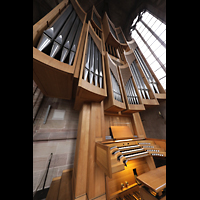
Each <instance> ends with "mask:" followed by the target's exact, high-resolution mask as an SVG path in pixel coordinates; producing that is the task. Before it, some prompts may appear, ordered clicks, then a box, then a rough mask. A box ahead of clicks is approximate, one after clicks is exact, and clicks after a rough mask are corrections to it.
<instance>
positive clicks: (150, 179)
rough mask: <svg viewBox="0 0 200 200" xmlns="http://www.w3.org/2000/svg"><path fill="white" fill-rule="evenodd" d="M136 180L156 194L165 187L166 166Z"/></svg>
mask: <svg viewBox="0 0 200 200" xmlns="http://www.w3.org/2000/svg"><path fill="white" fill-rule="evenodd" d="M137 179H138V180H139V181H141V182H142V183H144V184H145V185H146V186H147V187H150V188H151V189H152V190H154V191H155V192H156V193H158V192H159V191H161V190H163V189H164V188H165V187H166V165H164V166H162V167H158V168H156V169H154V170H151V171H149V172H147V173H144V174H142V175H140V176H138V177H137Z"/></svg>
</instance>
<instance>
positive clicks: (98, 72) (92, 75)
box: [83, 33, 103, 88]
mask: <svg viewBox="0 0 200 200" xmlns="http://www.w3.org/2000/svg"><path fill="white" fill-rule="evenodd" d="M85 56H86V64H85V69H84V76H83V79H84V80H85V81H88V79H87V77H88V74H89V81H88V82H89V83H90V84H93V83H94V85H95V86H97V87H100V88H103V71H102V55H101V52H100V51H99V49H98V47H97V46H96V44H95V42H94V40H93V39H92V37H91V35H90V34H89V33H88V44H87V53H86V55H85Z"/></svg>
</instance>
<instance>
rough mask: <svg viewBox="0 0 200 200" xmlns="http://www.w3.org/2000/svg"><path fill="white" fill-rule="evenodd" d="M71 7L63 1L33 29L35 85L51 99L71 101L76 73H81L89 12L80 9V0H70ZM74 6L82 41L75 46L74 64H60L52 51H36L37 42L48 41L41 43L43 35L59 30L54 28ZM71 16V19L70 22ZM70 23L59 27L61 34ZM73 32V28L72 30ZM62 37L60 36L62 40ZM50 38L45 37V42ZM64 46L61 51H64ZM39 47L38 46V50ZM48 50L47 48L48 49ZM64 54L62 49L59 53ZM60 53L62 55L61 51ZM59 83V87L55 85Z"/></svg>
mask: <svg viewBox="0 0 200 200" xmlns="http://www.w3.org/2000/svg"><path fill="white" fill-rule="evenodd" d="M70 2H71V4H70V3H69V1H68V0H64V1H62V2H61V3H60V4H58V5H57V6H56V7H55V8H54V9H53V10H52V11H51V12H49V13H48V14H47V15H46V16H45V17H43V18H42V19H41V20H40V21H39V22H37V23H36V24H35V25H34V26H33V79H34V81H35V82H36V84H37V85H38V86H39V88H40V89H41V91H42V92H43V94H44V95H46V96H49V97H57V98H62V99H71V97H72V88H73V78H74V72H75V71H79V68H80V64H81V53H82V50H83V42H82V40H81V39H80V38H82V37H83V30H84V27H85V21H86V15H87V14H86V13H85V11H84V10H83V9H82V8H81V7H80V5H79V4H78V2H77V0H71V1H70ZM71 5H72V7H73V10H74V11H75V13H76V15H77V16H78V18H79V20H80V21H81V23H82V28H80V30H79V34H80V35H79V38H78V43H77V44H76V45H75V46H73V44H71V45H72V46H73V47H72V48H74V49H75V55H74V57H73V63H72V64H71V65H70V64H67V63H65V62H61V61H60V60H59V58H53V57H51V56H50V55H49V54H50V50H48V53H47V52H42V51H40V50H38V49H37V46H38V42H39V43H41V42H44V44H45V42H47V41H48V40H45V41H40V39H41V40H43V38H41V37H42V36H43V32H44V31H45V30H46V32H45V33H47V29H48V32H53V31H55V30H56V27H53V26H52V25H54V23H55V22H56V21H57V20H59V18H60V16H61V15H62V14H63V13H64V12H65V11H66V9H68V8H69V6H71ZM69 18H70V17H68V19H69ZM67 23H68V20H66V21H65V22H64V25H63V26H61V27H60V25H58V26H59V28H60V29H59V31H58V30H57V31H58V33H57V35H58V34H59V32H60V31H61V30H62V28H63V27H64V26H65V25H67ZM72 26H73V23H72ZM69 29H70V28H69ZM57 35H54V36H53V37H54V38H52V39H51V42H50V44H49V45H50V46H53V45H52V44H53V43H54V41H55V40H56V36H57ZM61 37H62V36H60V38H61ZM47 38H49V36H48V37H46V39H47ZM63 45H64V44H62V46H61V48H62V49H63ZM38 48H39V47H38ZM47 48H48V47H47ZM60 51H61V50H60ZM60 53H61V52H60ZM55 83H56V84H55Z"/></svg>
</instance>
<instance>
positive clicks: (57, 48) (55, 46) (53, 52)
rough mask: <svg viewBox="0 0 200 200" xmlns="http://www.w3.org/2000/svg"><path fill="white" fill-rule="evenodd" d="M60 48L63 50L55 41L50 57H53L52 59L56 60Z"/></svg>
mask: <svg viewBox="0 0 200 200" xmlns="http://www.w3.org/2000/svg"><path fill="white" fill-rule="evenodd" d="M60 48H61V45H60V44H58V43H57V42H55V41H54V43H53V46H52V49H51V53H50V56H51V57H52V58H54V57H55V55H56V54H57V53H58V51H59V50H60Z"/></svg>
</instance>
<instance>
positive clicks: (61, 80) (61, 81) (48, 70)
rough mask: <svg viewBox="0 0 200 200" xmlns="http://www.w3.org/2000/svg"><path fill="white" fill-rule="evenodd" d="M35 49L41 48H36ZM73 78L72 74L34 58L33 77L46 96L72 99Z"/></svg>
mask: <svg viewBox="0 0 200 200" xmlns="http://www.w3.org/2000/svg"><path fill="white" fill-rule="evenodd" d="M34 51H39V50H37V49H34ZM40 53H42V52H40ZM45 56H47V55H45ZM54 60H55V59H54ZM56 61H57V60H56ZM58 62H59V61H58ZM72 78H73V75H72V74H71V75H70V74H68V73H65V72H63V71H61V70H57V69H54V68H53V67H50V66H48V65H46V64H44V63H41V62H38V60H35V59H33V79H34V81H35V82H36V84H37V85H38V87H39V88H40V89H41V91H42V93H44V94H45V95H46V96H49V97H56V98H62V99H68V100H70V99H71V96H72V84H73V82H72Z"/></svg>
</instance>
